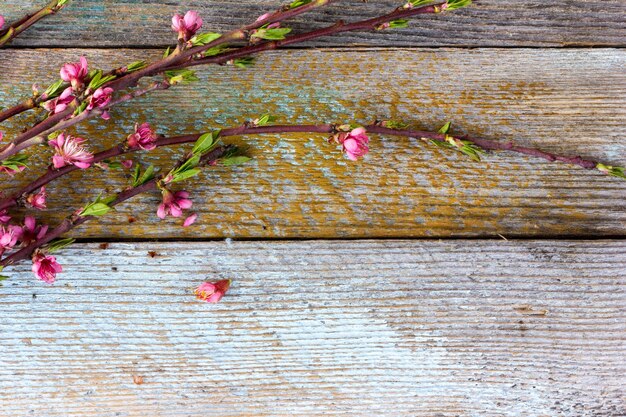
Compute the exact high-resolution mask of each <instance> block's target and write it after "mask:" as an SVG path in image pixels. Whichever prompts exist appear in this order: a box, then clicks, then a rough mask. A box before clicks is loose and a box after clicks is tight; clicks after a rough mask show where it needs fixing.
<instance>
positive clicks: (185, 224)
mask: <svg viewBox="0 0 626 417" xmlns="http://www.w3.org/2000/svg"><path fill="white" fill-rule="evenodd" d="M197 219H198V214H197V213H193V214H192V215H191V216H189V217H187V218H186V219H185V221H184V222H183V227H189V226H191V225H192V224H194V223H195V222H196V220H197Z"/></svg>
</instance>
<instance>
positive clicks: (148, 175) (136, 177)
mask: <svg viewBox="0 0 626 417" xmlns="http://www.w3.org/2000/svg"><path fill="white" fill-rule="evenodd" d="M140 173H141V168H140V167H139V164H137V165H135V171H134V172H133V177H132V178H133V187H139V186H140V185H143V184H145V183H147V182H148V181H150V180H151V179H153V178H154V165H150V166H149V167H148V168H147V169H146V170H145V172H144V173H143V175H140Z"/></svg>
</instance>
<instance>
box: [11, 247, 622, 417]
mask: <svg viewBox="0 0 626 417" xmlns="http://www.w3.org/2000/svg"><path fill="white" fill-rule="evenodd" d="M148 251H155V252H156V253H157V255H156V257H154V258H152V257H150V256H149V255H148ZM625 254H626V242H624V241H593V242H585V241H577V242H574V241H509V242H504V241H495V242H494V241H439V242H437V241H351V242H345V241H316V242H312V241H308V242H276V243H267V242H236V241H235V242H211V243H202V242H197V243H181V244H176V243H167V244H157V243H144V244H123V243H111V244H110V245H109V247H108V248H107V249H100V248H99V246H98V245H97V244H89V245H78V246H76V247H74V248H72V249H70V250H68V251H67V252H64V253H62V254H61V255H60V260H61V262H62V263H63V264H64V265H65V266H66V269H67V271H68V272H67V273H64V274H62V275H61V276H60V280H59V281H58V282H57V284H56V285H54V286H46V285H45V284H43V283H41V282H36V281H35V280H34V278H33V277H32V274H31V273H30V271H29V267H28V266H26V265H22V266H20V267H18V269H17V270H11V274H12V277H11V278H10V280H8V281H5V282H3V284H2V285H3V286H2V288H0V338H1V341H0V343H1V344H2V347H3V351H2V355H0V410H1V411H0V415H2V416H11V417H22V416H31V415H34V416H46V417H56V416H59V417H68V416H81V417H95V416H99V417H113V416H125V417H135V416H136V417H140V416H141V417H143V416H306V417H314V416H322V415H333V416H338V415H346V416H347V415H350V416H370V415H371V416H374V415H376V416H394V417H398V416H429V417H430V416H435V415H462V416H520V415H532V416H574V415H576V416H618V415H624V413H626V403H625V402H624V398H625V394H626V392H625V390H624V385H623V382H624V380H623V377H624V375H625V374H626V364H625V362H624V357H625V355H626V338H625V337H624V335H625V334H626V332H625V331H626V310H624V305H625V303H626V257H625ZM122 260H123V261H122ZM218 278H232V279H233V284H232V287H231V290H230V292H229V293H228V294H227V296H226V297H225V298H224V299H223V300H222V301H221V302H220V303H219V304H217V305H209V304H205V303H203V302H200V301H196V300H195V299H194V297H193V294H192V290H193V288H194V287H195V286H196V285H198V284H199V283H200V282H202V281H203V280H205V279H218ZM133 377H135V380H137V378H138V377H141V378H142V379H143V383H142V384H140V385H138V384H136V383H134V382H133Z"/></svg>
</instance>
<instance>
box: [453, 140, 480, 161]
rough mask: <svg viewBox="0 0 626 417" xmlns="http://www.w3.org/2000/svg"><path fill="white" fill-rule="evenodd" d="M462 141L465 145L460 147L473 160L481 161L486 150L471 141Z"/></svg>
mask: <svg viewBox="0 0 626 417" xmlns="http://www.w3.org/2000/svg"><path fill="white" fill-rule="evenodd" d="M461 142H462V143H463V146H462V147H461V148H459V150H460V151H461V152H462V153H464V154H465V155H467V156H469V157H470V158H471V159H472V160H473V161H476V162H480V155H482V154H484V153H485V151H484V150H483V149H481V148H479V147H478V146H476V145H475V144H473V143H472V142H470V141H467V140H463V141H461Z"/></svg>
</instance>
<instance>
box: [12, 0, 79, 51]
mask: <svg viewBox="0 0 626 417" xmlns="http://www.w3.org/2000/svg"><path fill="white" fill-rule="evenodd" d="M59 3H61V4H60V5H59ZM66 4H67V3H66V2H65V1H63V2H61V1H60V0H52V1H51V2H50V3H48V5H47V6H44V7H42V8H41V9H39V10H38V11H36V12H35V13H32V14H29V15H26V16H24V17H23V18H21V19H20V20H18V21H17V22H14V23H12V24H10V25H9V26H8V27H7V28H6V29H4V30H2V31H0V48H2V47H4V46H5V45H7V44H8V43H9V42H11V41H12V40H13V39H15V38H16V37H17V36H18V35H19V34H20V33H22V32H24V31H25V30H26V29H28V28H29V27H31V26H33V25H34V24H35V23H37V22H38V21H40V20H41V19H43V18H44V17H46V16H49V15H51V14H55V13H56V12H58V11H59V10H61V9H62V8H63V7H65V5H66Z"/></svg>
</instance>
